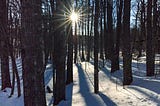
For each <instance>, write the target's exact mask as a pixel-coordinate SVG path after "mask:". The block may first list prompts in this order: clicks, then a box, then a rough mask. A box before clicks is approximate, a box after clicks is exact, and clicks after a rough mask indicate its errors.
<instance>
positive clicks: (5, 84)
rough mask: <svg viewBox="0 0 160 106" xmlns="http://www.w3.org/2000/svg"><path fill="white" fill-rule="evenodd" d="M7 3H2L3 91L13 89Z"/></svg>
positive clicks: (0, 16)
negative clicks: (10, 71) (8, 41)
mask: <svg viewBox="0 0 160 106" xmlns="http://www.w3.org/2000/svg"><path fill="white" fill-rule="evenodd" d="M7 19H8V11H7V1H6V0H1V1H0V42H1V44H0V58H1V78H2V88H1V89H2V90H3V89H5V88H7V87H9V88H11V80H10V73H9V58H8V56H9V51H8V49H9V48H8V43H7V40H8V32H7Z"/></svg>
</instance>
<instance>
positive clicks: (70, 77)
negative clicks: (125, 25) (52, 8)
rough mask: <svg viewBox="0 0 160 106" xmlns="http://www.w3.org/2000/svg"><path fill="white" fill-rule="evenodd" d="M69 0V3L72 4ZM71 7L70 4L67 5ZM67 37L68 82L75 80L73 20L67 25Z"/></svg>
mask: <svg viewBox="0 0 160 106" xmlns="http://www.w3.org/2000/svg"><path fill="white" fill-rule="evenodd" d="M71 3H72V2H71V1H69V5H71ZM66 7H67V8H69V6H68V5H67V6H66ZM67 37H68V54H67V55H68V57H67V80H66V84H70V83H72V82H73V34H72V22H69V25H68V26H67Z"/></svg>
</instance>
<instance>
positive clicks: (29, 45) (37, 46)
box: [21, 0, 46, 106]
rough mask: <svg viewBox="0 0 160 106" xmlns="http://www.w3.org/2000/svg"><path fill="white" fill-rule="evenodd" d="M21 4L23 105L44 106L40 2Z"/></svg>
mask: <svg viewBox="0 0 160 106" xmlns="http://www.w3.org/2000/svg"><path fill="white" fill-rule="evenodd" d="M21 4H22V29H23V38H22V64H23V90H24V105H25V106H33V105H34V106H45V105H46V98H45V88H44V63H43V51H42V47H43V46H42V39H43V37H42V34H41V31H42V30H41V29H42V24H41V22H42V21H41V12H42V8H41V0H33V1H32V2H31V1H30V0H26V1H22V3H21Z"/></svg>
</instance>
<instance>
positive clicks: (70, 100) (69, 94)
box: [66, 84, 73, 106]
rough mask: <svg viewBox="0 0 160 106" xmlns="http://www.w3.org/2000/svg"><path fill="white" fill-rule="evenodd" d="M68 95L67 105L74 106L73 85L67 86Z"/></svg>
mask: <svg viewBox="0 0 160 106" xmlns="http://www.w3.org/2000/svg"><path fill="white" fill-rule="evenodd" d="M66 93H67V94H66V98H67V100H66V101H67V104H68V106H72V95H73V84H69V85H67V88H66Z"/></svg>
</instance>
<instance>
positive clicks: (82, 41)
mask: <svg viewBox="0 0 160 106" xmlns="http://www.w3.org/2000/svg"><path fill="white" fill-rule="evenodd" d="M83 18H84V17H82V37H81V43H82V57H81V61H84V60H85V58H84V23H83V21H84V19H83Z"/></svg>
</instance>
